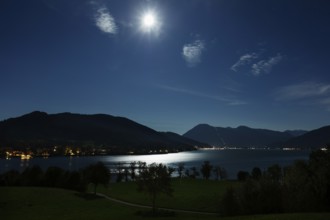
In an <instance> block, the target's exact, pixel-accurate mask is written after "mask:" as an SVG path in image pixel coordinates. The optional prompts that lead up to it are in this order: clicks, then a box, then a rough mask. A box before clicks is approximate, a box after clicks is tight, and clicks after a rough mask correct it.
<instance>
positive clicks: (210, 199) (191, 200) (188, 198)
mask: <svg viewBox="0 0 330 220" xmlns="http://www.w3.org/2000/svg"><path fill="white" fill-rule="evenodd" d="M238 184H239V183H238V182H236V181H234V182H233V181H214V180H209V181H206V180H201V179H181V180H180V179H174V180H173V182H172V186H173V189H174V192H173V196H172V197H169V196H164V195H161V196H160V198H159V199H158V200H157V205H158V206H159V207H165V208H174V209H184V210H194V211H204V212H219V204H220V200H221V197H222V195H223V193H224V192H225V190H226V189H227V188H228V187H230V186H232V187H235V186H236V185H238ZM99 191H100V192H102V193H104V194H106V195H108V196H111V197H114V198H117V199H121V200H124V201H128V202H133V203H138V204H144V205H150V204H151V202H150V199H149V197H148V196H147V195H145V194H144V193H141V192H138V191H137V186H136V183H134V182H127V183H120V184H116V183H114V184H111V186H110V187H109V188H102V187H100V188H99Z"/></svg>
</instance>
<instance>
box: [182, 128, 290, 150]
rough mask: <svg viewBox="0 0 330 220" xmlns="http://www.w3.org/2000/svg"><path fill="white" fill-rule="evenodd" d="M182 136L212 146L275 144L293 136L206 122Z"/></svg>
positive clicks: (285, 133)
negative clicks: (220, 125)
mask: <svg viewBox="0 0 330 220" xmlns="http://www.w3.org/2000/svg"><path fill="white" fill-rule="evenodd" d="M183 136H184V137H187V138H191V139H193V140H197V141H201V142H204V143H208V144H210V145H213V146H227V147H265V146H275V144H276V143H279V142H284V141H287V140H289V139H290V138H292V137H293V136H292V135H291V134H290V133H287V132H279V131H272V130H267V129H255V128H249V127H247V126H239V127H237V128H230V127H227V128H223V127H213V126H210V125H208V124H199V125H197V126H196V127H194V128H192V129H191V130H189V131H188V132H186V133H185V134H183Z"/></svg>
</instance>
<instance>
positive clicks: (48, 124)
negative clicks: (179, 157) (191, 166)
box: [0, 111, 205, 150]
mask: <svg viewBox="0 0 330 220" xmlns="http://www.w3.org/2000/svg"><path fill="white" fill-rule="evenodd" d="M0 144H1V145H2V146H20V145H25V146H26V145H29V146H51V145H55V144H59V145H62V146H63V145H78V146H82V145H92V146H100V145H102V146H105V147H113V148H150V149H160V148H173V149H174V148H175V149H182V150H187V149H193V148H194V146H203V145H205V144H202V143H199V142H197V141H193V140H190V139H188V138H185V137H181V136H180V135H177V134H174V133H166V132H157V131H155V130H153V129H151V128H148V127H146V126H144V125H141V124H138V123H136V122H134V121H132V120H129V119H127V118H123V117H115V116H111V115H106V114H95V115H83V114H72V113H59V114H47V113H45V112H39V111H35V112H32V113H30V114H26V115H23V116H21V117H17V118H11V119H7V120H4V121H2V122H0Z"/></svg>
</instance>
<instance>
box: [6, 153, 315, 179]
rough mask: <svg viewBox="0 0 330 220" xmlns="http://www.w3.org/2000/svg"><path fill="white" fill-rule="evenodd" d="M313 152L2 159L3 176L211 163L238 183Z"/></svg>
mask: <svg viewBox="0 0 330 220" xmlns="http://www.w3.org/2000/svg"><path fill="white" fill-rule="evenodd" d="M309 153H310V151H309V150H300V151H282V150H242V149H241V150H197V151H190V152H180V153H171V154H158V155H123V156H91V157H50V158H47V159H44V158H33V159H31V160H20V159H19V158H11V159H10V160H5V159H0V173H3V172H6V171H9V170H11V169H16V170H19V171H23V170H24V169H25V168H26V167H28V166H33V165H39V166H41V167H42V168H43V169H47V167H50V166H58V167H61V168H63V169H66V170H71V171H72V170H79V169H81V168H84V167H86V166H88V165H89V164H92V163H96V162H98V161H101V162H103V163H104V164H105V165H106V166H107V167H108V168H109V169H113V168H115V167H116V166H118V164H120V165H122V166H127V165H128V164H129V163H131V162H133V161H136V162H138V161H142V162H146V163H147V164H151V163H163V164H166V165H167V166H170V167H173V168H177V164H178V163H184V166H185V169H190V168H192V167H196V168H197V170H199V169H200V167H201V165H202V163H203V162H204V161H210V163H211V165H212V166H220V167H223V168H225V169H226V170H227V173H228V178H230V179H235V178H236V174H237V172H238V171H239V170H244V171H249V172H250V171H251V170H252V169H253V167H256V166H257V167H259V168H260V169H261V170H265V169H267V167H269V166H271V165H274V164H279V165H280V166H282V167H285V166H288V165H291V164H292V163H293V162H294V161H295V160H308V157H309Z"/></svg>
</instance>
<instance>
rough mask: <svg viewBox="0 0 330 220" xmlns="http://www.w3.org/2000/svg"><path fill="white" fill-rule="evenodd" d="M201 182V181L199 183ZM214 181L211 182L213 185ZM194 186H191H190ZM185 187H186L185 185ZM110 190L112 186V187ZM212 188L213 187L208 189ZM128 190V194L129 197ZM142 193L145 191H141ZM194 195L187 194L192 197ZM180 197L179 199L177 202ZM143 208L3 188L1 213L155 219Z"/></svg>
mask: <svg viewBox="0 0 330 220" xmlns="http://www.w3.org/2000/svg"><path fill="white" fill-rule="evenodd" d="M197 184H201V183H197ZM212 184H213V183H210V185H212ZM117 187H118V188H120V187H123V189H122V190H125V188H126V189H128V188H132V187H133V186H132V185H130V184H126V183H121V184H113V186H112V188H111V190H115V189H116V188H117ZM187 187H191V186H187ZM182 188H184V186H182ZM109 190H110V189H109ZM209 190H210V189H209ZM129 192H130V191H127V195H126V197H127V198H128V197H129ZM142 195H143V194H142ZM191 198H192V197H188V199H191ZM179 201H181V198H180V199H179V198H178V199H177V201H176V202H177V203H179ZM141 210H142V211H143V209H141V208H132V207H128V206H124V205H119V204H116V203H113V202H110V201H108V200H106V199H103V198H95V197H91V196H87V197H86V196H81V195H80V194H77V193H76V192H73V191H67V190H62V189H53V188H32V187H30V188H29V187H0V216H1V219H2V220H21V219H24V220H30V219H31V220H36V219H43V220H58V219H61V220H74V219H77V220H85V219H86V220H87V219H93V220H103V219H104V220H105V219H107V220H109V219H114V220H117V219H118V220H121V219H129V220H135V219H137V220H138V219H152V218H150V217H143V216H139V215H137V212H139V211H141ZM156 219H160V220H162V219H191V220H195V219H223V220H252V219H253V220H307V219H308V220H309V219H311V220H328V219H330V213H315V214H314V213H303V214H299V213H298V214H283V215H258V216H239V217H231V218H223V217H220V216H208V215H196V214H184V213H176V215H175V216H173V217H157V218H156Z"/></svg>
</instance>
